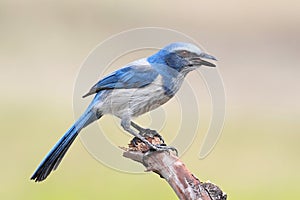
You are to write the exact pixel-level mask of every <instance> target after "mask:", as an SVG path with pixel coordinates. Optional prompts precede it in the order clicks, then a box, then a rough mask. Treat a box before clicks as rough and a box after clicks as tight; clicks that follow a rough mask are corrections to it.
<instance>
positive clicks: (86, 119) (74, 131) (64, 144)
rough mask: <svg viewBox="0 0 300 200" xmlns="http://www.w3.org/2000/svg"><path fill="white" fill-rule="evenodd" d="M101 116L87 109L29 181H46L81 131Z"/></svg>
mask: <svg viewBox="0 0 300 200" xmlns="http://www.w3.org/2000/svg"><path fill="white" fill-rule="evenodd" d="M101 116H102V115H101V114H100V115H99V114H98V116H97V115H96V114H95V113H94V112H93V111H92V110H91V109H88V111H86V112H85V113H84V114H83V115H82V116H81V117H80V118H79V119H78V120H77V122H75V123H74V125H73V126H72V127H71V128H70V129H69V130H68V131H67V132H66V133H65V134H64V136H63V137H62V138H61V139H60V140H59V141H58V142H57V143H56V144H55V146H54V147H53V148H52V149H51V151H50V152H49V153H48V154H47V156H46V157H45V158H44V160H43V161H42V162H41V164H40V165H39V167H38V168H37V169H36V171H35V172H34V174H33V175H32V177H31V178H30V179H31V180H35V181H36V182H39V181H43V180H44V179H46V178H47V176H48V175H49V174H50V173H51V172H52V171H53V170H55V169H56V168H57V166H58V165H59V163H60V162H61V160H62V158H63V157H64V155H65V154H66V152H67V151H68V149H69V147H70V146H71V144H72V143H73V141H74V140H75V138H76V137H77V135H78V133H79V132H80V131H81V129H82V128H84V127H85V126H87V125H88V124H90V123H92V122H93V121H95V120H97V119H99V118H100V117H101Z"/></svg>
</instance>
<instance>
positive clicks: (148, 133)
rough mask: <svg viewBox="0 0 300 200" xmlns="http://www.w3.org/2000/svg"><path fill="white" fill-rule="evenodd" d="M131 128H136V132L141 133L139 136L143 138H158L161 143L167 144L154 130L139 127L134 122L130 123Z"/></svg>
mask: <svg viewBox="0 0 300 200" xmlns="http://www.w3.org/2000/svg"><path fill="white" fill-rule="evenodd" d="M130 123H131V126H133V128H135V129H136V130H138V131H139V134H140V135H142V136H144V137H145V136H149V137H152V138H153V137H158V138H159V139H160V141H162V143H163V144H165V141H164V139H163V137H162V136H161V135H160V134H159V133H158V132H157V131H156V130H152V129H149V128H147V129H145V128H142V127H141V126H139V125H137V124H136V123H134V122H133V121H131V122H130Z"/></svg>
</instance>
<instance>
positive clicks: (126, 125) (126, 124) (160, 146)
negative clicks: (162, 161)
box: [121, 120, 178, 156]
mask: <svg viewBox="0 0 300 200" xmlns="http://www.w3.org/2000/svg"><path fill="white" fill-rule="evenodd" d="M130 124H131V125H132V126H133V127H134V128H135V129H137V130H138V131H140V133H141V132H142V131H147V130H148V132H149V131H150V132H152V133H153V131H154V132H155V133H157V132H156V131H155V130H150V129H144V128H142V127H140V126H139V125H137V124H135V123H134V122H132V121H128V120H122V121H121V126H122V127H123V128H124V130H126V131H127V132H129V133H130V134H131V135H133V136H134V137H136V138H138V139H140V140H141V141H142V142H143V143H145V144H146V145H148V146H149V147H150V149H153V150H156V151H169V150H171V151H174V152H175V153H176V156H177V155H178V151H177V149H175V148H174V147H170V146H166V144H165V143H162V144H158V145H154V144H152V143H150V142H149V141H148V140H147V139H146V138H145V137H144V135H142V134H138V133H136V132H135V131H134V130H133V129H132V128H131V127H130ZM157 135H159V134H158V133H157ZM160 137H161V136H160ZM162 141H163V139H162ZM134 142H135V141H134ZM135 143H136V142H135Z"/></svg>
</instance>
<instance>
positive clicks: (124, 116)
mask: <svg viewBox="0 0 300 200" xmlns="http://www.w3.org/2000/svg"><path fill="white" fill-rule="evenodd" d="M203 59H211V60H216V58H215V57H213V56H211V55H208V54H206V53H205V52H203V51H201V50H200V49H199V48H198V47H197V46H195V45H193V44H189V43H180V42H177V43H171V44H169V45H168V46H166V47H164V48H163V49H161V50H159V51H158V52H157V53H155V54H154V55H152V56H150V57H148V58H143V59H140V60H137V61H134V62H132V63H129V64H127V65H126V66H125V67H123V68H121V69H119V70H117V71H115V72H113V73H111V74H110V75H108V76H106V77H104V78H103V79H102V80H100V81H99V82H97V83H96V84H95V85H94V86H93V87H92V88H91V89H90V91H89V92H88V93H87V94H85V95H84V96H83V97H86V96H89V95H93V94H95V97H94V99H93V101H92V102H91V104H90V105H89V106H88V108H87V109H86V111H85V112H84V113H83V114H82V116H81V117H80V118H79V119H78V120H77V121H76V122H75V123H74V125H73V126H72V127H71V128H70V129H69V130H68V131H67V132H66V133H65V134H64V136H63V137H62V138H61V139H60V140H59V141H58V142H57V143H56V145H55V146H54V147H53V148H52V150H51V151H50V152H49V153H48V154H47V155H46V157H45V158H44V160H43V161H42V162H41V164H40V165H39V167H38V168H37V169H36V171H35V172H34V174H33V175H32V177H31V179H32V180H35V181H36V182H39V181H43V180H44V179H46V178H47V176H48V175H49V174H50V173H51V172H52V171H53V170H55V169H56V168H57V167H58V165H59V164H60V162H61V160H62V158H63V157H64V155H65V154H66V152H67V150H68V149H69V147H70V146H71V144H72V143H73V141H74V140H75V138H76V136H77V135H78V134H79V132H80V131H81V130H82V129H83V128H84V127H86V126H88V125H89V124H91V123H92V122H94V121H96V120H98V119H100V118H101V117H102V116H103V115H106V114H112V115H114V116H117V117H118V118H120V119H121V126H122V127H123V128H124V130H125V131H127V132H128V133H130V134H132V135H133V136H135V137H137V138H139V139H140V140H141V141H143V142H144V143H146V144H147V145H149V147H150V148H152V149H154V150H166V149H169V148H168V147H166V146H159V145H153V144H151V143H150V142H149V141H147V140H146V139H145V137H144V136H143V132H145V130H150V129H144V128H142V127H140V126H139V125H137V124H135V123H134V122H133V121H132V119H133V118H135V117H138V116H140V115H142V114H144V113H146V112H149V111H151V110H153V109H155V108H157V107H159V106H161V105H163V104H164V103H166V102H167V101H169V100H170V99H171V98H172V97H173V96H174V95H175V93H176V92H177V91H178V90H179V88H180V86H181V84H182V82H183V80H184V78H185V76H186V75H187V74H188V73H189V72H190V71H193V70H195V69H197V68H198V67H200V66H201V65H205V66H209V67H215V64H213V63H210V62H208V61H205V60H203Z"/></svg>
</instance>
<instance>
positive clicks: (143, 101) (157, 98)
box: [101, 76, 172, 118]
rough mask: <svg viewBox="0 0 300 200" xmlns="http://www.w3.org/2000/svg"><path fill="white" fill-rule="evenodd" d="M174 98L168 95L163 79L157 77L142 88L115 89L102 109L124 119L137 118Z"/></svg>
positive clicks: (106, 99)
mask: <svg viewBox="0 0 300 200" xmlns="http://www.w3.org/2000/svg"><path fill="white" fill-rule="evenodd" d="M171 98H172V96H170V95H166V90H165V87H164V85H163V80H162V77H160V76H159V77H157V78H156V79H155V80H154V81H153V82H152V83H151V84H149V85H147V86H145V87H142V88H132V89H115V90H112V91H111V92H110V94H109V95H107V97H106V98H105V101H104V104H105V105H102V106H101V107H102V108H105V111H104V112H105V113H110V114H113V115H115V116H118V117H120V118H122V117H123V116H124V115H127V116H128V115H129V116H131V117H137V116H139V115H142V114H144V113H146V112H149V111H151V110H153V109H155V108H157V107H159V106H161V105H163V104H164V103H166V102H167V101H169V100H170V99H171Z"/></svg>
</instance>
